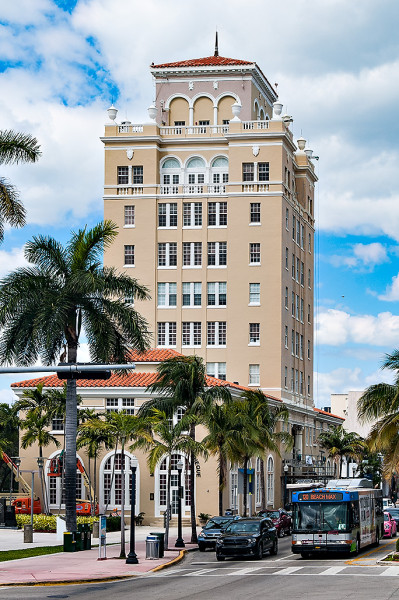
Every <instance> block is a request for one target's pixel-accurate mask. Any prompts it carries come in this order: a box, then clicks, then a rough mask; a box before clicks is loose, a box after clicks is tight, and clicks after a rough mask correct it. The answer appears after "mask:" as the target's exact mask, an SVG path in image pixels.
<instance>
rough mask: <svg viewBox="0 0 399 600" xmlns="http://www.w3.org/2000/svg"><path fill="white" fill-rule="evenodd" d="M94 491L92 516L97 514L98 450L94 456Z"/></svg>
mask: <svg viewBox="0 0 399 600" xmlns="http://www.w3.org/2000/svg"><path fill="white" fill-rule="evenodd" d="M93 489H94V498H93V504H92V505H91V510H90V512H91V515H92V516H94V515H95V514H96V508H97V502H96V498H97V449H96V451H95V454H94V474H93Z"/></svg>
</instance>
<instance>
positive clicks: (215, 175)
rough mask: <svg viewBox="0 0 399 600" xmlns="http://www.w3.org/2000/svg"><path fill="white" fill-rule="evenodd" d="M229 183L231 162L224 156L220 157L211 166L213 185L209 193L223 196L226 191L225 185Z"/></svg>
mask: <svg viewBox="0 0 399 600" xmlns="http://www.w3.org/2000/svg"><path fill="white" fill-rule="evenodd" d="M228 181H229V161H228V160H227V158H225V157H224V156H218V157H217V158H215V159H214V160H213V161H212V164H211V185H210V186H209V192H210V193H213V194H223V193H224V192H225V191H226V186H225V184H226V183H227V182H228Z"/></svg>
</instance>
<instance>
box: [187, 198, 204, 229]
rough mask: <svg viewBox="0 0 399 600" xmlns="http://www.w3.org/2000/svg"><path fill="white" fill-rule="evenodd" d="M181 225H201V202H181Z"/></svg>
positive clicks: (191, 226)
mask: <svg viewBox="0 0 399 600" xmlns="http://www.w3.org/2000/svg"><path fill="white" fill-rule="evenodd" d="M183 227H188V228H190V229H192V228H194V227H202V202H183Z"/></svg>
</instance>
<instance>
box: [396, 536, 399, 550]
mask: <svg viewBox="0 0 399 600" xmlns="http://www.w3.org/2000/svg"><path fill="white" fill-rule="evenodd" d="M396 552H399V538H398V539H397V540H396Z"/></svg>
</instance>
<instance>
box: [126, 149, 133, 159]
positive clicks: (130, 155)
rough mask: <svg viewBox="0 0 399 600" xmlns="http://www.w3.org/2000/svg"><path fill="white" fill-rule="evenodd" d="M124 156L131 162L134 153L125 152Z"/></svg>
mask: <svg viewBox="0 0 399 600" xmlns="http://www.w3.org/2000/svg"><path fill="white" fill-rule="evenodd" d="M126 156H127V157H128V159H129V160H132V158H133V156H134V151H133V150H130V149H129V150H126Z"/></svg>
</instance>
